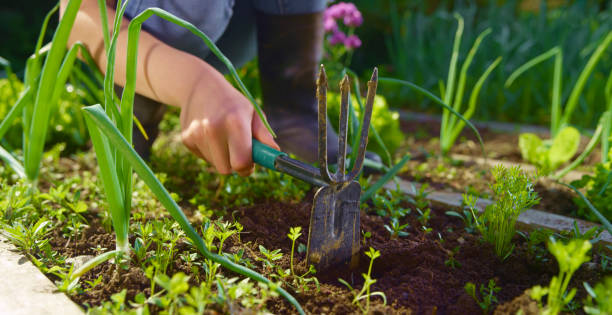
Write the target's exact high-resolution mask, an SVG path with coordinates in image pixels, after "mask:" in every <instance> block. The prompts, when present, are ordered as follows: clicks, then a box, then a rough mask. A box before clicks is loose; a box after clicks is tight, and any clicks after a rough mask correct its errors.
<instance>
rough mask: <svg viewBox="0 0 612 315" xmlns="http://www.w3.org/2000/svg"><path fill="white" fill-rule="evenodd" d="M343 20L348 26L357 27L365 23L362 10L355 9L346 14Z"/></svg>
mask: <svg viewBox="0 0 612 315" xmlns="http://www.w3.org/2000/svg"><path fill="white" fill-rule="evenodd" d="M343 21H344V25H346V26H349V27H357V26H360V25H361V24H362V23H363V16H361V12H359V11H358V10H357V9H355V11H353V12H351V14H350V15H349V14H347V15H345V16H344V19H343Z"/></svg>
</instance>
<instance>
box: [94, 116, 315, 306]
mask: <svg viewBox="0 0 612 315" xmlns="http://www.w3.org/2000/svg"><path fill="white" fill-rule="evenodd" d="M83 111H84V113H85V117H87V119H89V120H90V121H91V122H92V123H95V126H94V125H93V124H92V127H95V128H91V129H96V130H97V132H99V134H104V136H105V137H106V138H107V139H108V141H109V143H110V144H111V145H113V147H115V148H116V150H117V152H119V153H120V154H121V155H122V157H123V158H124V159H126V160H127V161H129V163H130V164H131V165H132V167H133V168H134V170H135V171H136V173H137V174H138V176H139V177H140V179H142V180H143V181H144V182H145V183H146V184H147V186H148V187H149V188H150V189H151V191H152V192H153V194H154V195H155V196H156V197H157V199H158V200H159V201H160V202H161V204H162V205H163V206H164V207H165V208H166V209H167V210H168V212H169V213H170V215H171V216H172V217H173V218H174V219H175V220H176V221H177V223H178V224H179V225H180V226H181V228H182V229H183V231H185V234H186V235H187V236H188V237H189V238H190V239H191V241H192V242H193V244H194V246H195V247H196V248H197V249H198V250H199V251H200V253H202V255H203V256H204V257H206V258H207V259H210V260H212V261H214V262H217V263H219V264H221V265H222V266H223V267H225V268H227V269H229V270H231V271H234V272H236V273H239V274H242V275H244V276H247V277H249V278H251V279H254V280H256V281H259V282H263V283H266V284H272V283H271V282H270V280H268V279H267V278H265V277H264V276H262V275H261V274H259V273H257V272H255V271H253V270H251V269H248V268H246V267H244V266H242V265H238V264H236V263H234V262H232V261H231V260H229V259H227V258H226V257H224V256H221V255H217V254H214V253H212V252H210V251H209V250H208V248H207V247H206V245H205V244H204V240H202V238H201V237H200V235H199V234H198V233H197V232H196V230H195V229H194V228H193V226H192V225H191V224H190V223H189V221H188V220H187V217H186V216H185V213H183V211H182V210H181V208H180V207H179V206H178V204H177V203H176V202H175V201H174V199H172V197H171V196H170V193H169V192H168V191H167V190H166V188H165V187H164V186H163V185H162V184H161V182H160V181H159V180H158V179H157V177H155V175H154V174H153V172H152V171H151V169H150V168H149V167H148V166H147V164H146V163H145V162H144V161H143V160H142V158H141V157H140V156H139V155H138V153H136V151H134V149H133V148H132V147H131V146H130V144H129V143H128V142H127V140H125V138H124V137H123V136H122V135H121V132H120V131H119V130H118V129H117V128H116V127H115V125H113V122H112V121H111V120H110V119H109V118H108V116H107V115H106V114H105V113H104V110H103V109H102V107H101V106H100V105H93V106H88V107H84V108H83ZM90 133H93V132H92V131H91V130H90ZM273 288H274V290H276V291H277V292H278V293H279V294H280V295H282V296H283V297H284V298H285V299H287V301H289V302H290V303H291V304H293V305H294V306H295V307H296V308H297V310H298V312H300V314H304V311H303V310H302V308H301V307H300V305H299V303H298V302H297V300H295V298H293V296H291V295H290V294H289V293H288V292H287V291H285V290H283V289H282V288H280V287H275V286H273Z"/></svg>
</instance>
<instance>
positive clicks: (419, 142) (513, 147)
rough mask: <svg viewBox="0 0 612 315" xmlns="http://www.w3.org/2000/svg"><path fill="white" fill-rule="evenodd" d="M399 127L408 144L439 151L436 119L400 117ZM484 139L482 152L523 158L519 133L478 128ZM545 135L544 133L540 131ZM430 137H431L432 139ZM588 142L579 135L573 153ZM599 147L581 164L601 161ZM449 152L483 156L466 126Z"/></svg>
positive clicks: (508, 158)
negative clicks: (576, 147) (577, 146)
mask: <svg viewBox="0 0 612 315" xmlns="http://www.w3.org/2000/svg"><path fill="white" fill-rule="evenodd" d="M400 128H401V130H402V131H403V132H404V134H405V135H406V136H407V138H408V142H409V144H410V146H411V147H413V148H414V147H417V148H420V150H426V151H427V152H436V153H439V152H440V147H439V144H438V142H437V140H438V138H439V136H440V123H439V122H437V121H430V120H429V121H416V120H409V121H407V120H402V121H401V123H400ZM477 129H478V132H479V133H480V136H481V137H482V140H483V142H484V147H485V152H486V153H487V157H488V158H492V159H498V160H505V161H510V162H517V163H518V162H524V161H523V159H522V157H521V152H520V150H519V147H518V136H519V134H518V133H507V132H498V131H496V130H493V129H491V128H477ZM539 136H540V137H544V135H539ZM432 139H433V141H431V140H432ZM588 142H589V138H586V137H584V136H583V137H582V139H581V141H580V147H579V148H578V151H577V153H576V156H577V155H578V154H580V152H582V151H583V150H584V149H585V148H586V146H587V144H588ZM600 148H601V147H600V146H596V147H595V148H594V149H593V152H591V154H590V155H589V156H588V157H587V158H586V159H585V161H584V163H583V165H584V166H590V165H594V164H596V163H598V162H600V157H601V149H600ZM450 153H451V154H464V155H472V156H475V157H482V149H481V147H480V144H479V142H478V138H477V137H476V135H475V134H474V132H473V131H472V130H471V129H470V128H469V127H465V128H464V129H463V131H462V132H461V134H460V135H459V137H457V141H456V142H455V145H453V147H452V148H451V152H450Z"/></svg>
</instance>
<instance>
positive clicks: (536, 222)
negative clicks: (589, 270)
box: [385, 179, 612, 245]
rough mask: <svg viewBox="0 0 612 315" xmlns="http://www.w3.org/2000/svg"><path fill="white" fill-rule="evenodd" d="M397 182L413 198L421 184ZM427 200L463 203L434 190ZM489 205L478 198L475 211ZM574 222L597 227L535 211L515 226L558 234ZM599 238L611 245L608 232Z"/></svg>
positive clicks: (458, 197)
mask: <svg viewBox="0 0 612 315" xmlns="http://www.w3.org/2000/svg"><path fill="white" fill-rule="evenodd" d="M398 182H399V185H400V189H401V190H402V191H403V192H405V193H406V194H408V195H410V196H413V197H414V196H415V195H416V193H417V192H418V190H419V188H420V187H421V184H419V183H413V182H409V181H405V180H401V179H399V180H398ZM385 188H386V189H390V190H394V189H396V185H395V183H394V182H389V183H387V184H386V185H385ZM427 199H428V200H430V201H431V202H433V203H435V204H440V205H444V206H447V207H453V208H460V207H461V206H462V202H463V197H462V195H461V194H460V193H453V192H444V191H435V190H429V191H428V195H427ZM491 203H493V202H492V201H491V200H488V199H481V198H478V202H477V203H476V209H478V211H480V212H482V211H484V209H485V207H486V206H487V205H489V204H491ZM574 221H575V222H576V224H577V225H578V228H580V231H582V232H584V231H586V230H588V229H590V228H592V227H594V226H599V225H598V224H595V223H592V222H588V221H584V220H580V219H575V218H569V217H566V216H562V215H558V214H554V213H549V212H545V211H541V210H535V209H528V210H527V211H525V212H523V213H522V214H521V215H520V216H519V218H518V220H517V226H518V228H519V229H521V230H526V231H529V230H534V229H537V228H546V229H550V230H553V231H556V232H560V231H568V230H572V229H573V228H574ZM600 236H601V238H600V240H599V243H600V244H603V245H612V235H610V233H608V231H604V232H603V233H601V235H600Z"/></svg>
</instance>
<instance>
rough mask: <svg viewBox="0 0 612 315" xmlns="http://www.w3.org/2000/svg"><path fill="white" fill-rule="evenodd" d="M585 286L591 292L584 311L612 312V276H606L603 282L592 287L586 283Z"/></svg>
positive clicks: (591, 313) (593, 314)
mask: <svg viewBox="0 0 612 315" xmlns="http://www.w3.org/2000/svg"><path fill="white" fill-rule="evenodd" d="M584 288H585V289H586V290H587V292H588V293H589V297H588V298H587V300H586V303H585V306H584V311H585V312H586V313H587V314H589V315H604V314H612V277H606V278H605V279H604V280H603V281H602V282H600V283H598V284H596V285H595V288H593V287H591V286H590V285H589V284H588V283H586V282H585V283H584Z"/></svg>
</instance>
